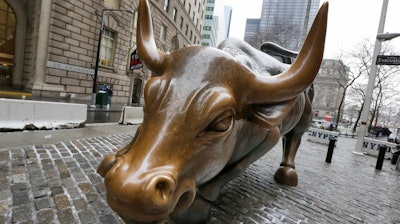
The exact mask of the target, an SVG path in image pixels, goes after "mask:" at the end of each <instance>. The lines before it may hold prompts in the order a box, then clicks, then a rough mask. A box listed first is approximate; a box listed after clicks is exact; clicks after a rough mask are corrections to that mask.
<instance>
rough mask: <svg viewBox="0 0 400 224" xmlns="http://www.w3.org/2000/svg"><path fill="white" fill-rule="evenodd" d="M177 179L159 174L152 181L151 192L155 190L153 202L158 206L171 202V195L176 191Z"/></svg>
mask: <svg viewBox="0 0 400 224" xmlns="http://www.w3.org/2000/svg"><path fill="white" fill-rule="evenodd" d="M175 187H176V184H175V181H174V179H173V178H171V177H169V176H167V175H166V176H164V175H162V176H158V177H155V178H154V179H153V181H151V183H150V189H149V190H150V192H153V193H154V195H153V203H154V204H156V205H158V206H165V205H167V204H168V203H170V200H171V196H172V194H173V193H174V191H175Z"/></svg>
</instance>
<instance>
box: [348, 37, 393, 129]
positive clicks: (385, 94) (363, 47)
mask: <svg viewBox="0 0 400 224" xmlns="http://www.w3.org/2000/svg"><path fill="white" fill-rule="evenodd" d="M373 47H374V46H373V44H372V43H371V42H370V41H368V40H363V41H361V42H360V43H359V44H358V45H357V46H356V48H355V50H353V51H352V52H351V53H350V54H349V59H350V60H349V61H350V62H349V63H348V65H349V67H351V69H350V74H353V75H354V74H357V76H358V78H357V79H359V78H360V77H364V78H367V77H369V75H370V67H371V64H372V63H375V61H372V50H373ZM392 49H393V48H391V47H390V46H389V45H385V46H384V49H383V50H382V51H381V52H382V54H388V55H394V54H396V53H394V52H393V50H392ZM399 72H400V67H398V66H378V71H377V80H376V81H375V85H374V94H373V99H372V102H373V106H372V108H370V109H369V111H370V113H369V114H370V115H371V116H370V117H371V121H374V126H376V125H377V124H379V116H380V114H381V113H382V109H383V108H384V106H385V105H386V104H388V103H390V100H391V97H390V94H389V93H397V94H399V93H400V91H399V90H398V88H393V87H391V85H392V79H391V78H392V77H393V75H394V74H396V73H399ZM351 86H352V87H353V91H352V94H351V96H350V97H356V98H358V99H359V101H358V102H359V105H360V111H359V114H358V117H360V115H361V111H362V110H363V106H364V100H365V93H364V90H363V89H364V88H365V86H364V87H363V86H362V85H361V84H360V83H356V82H353V83H352V84H351ZM353 94H354V95H353ZM397 94H396V95H397ZM358 121H359V119H357V121H356V122H355V124H354V128H353V130H354V131H355V129H356V127H357V123H358ZM372 123H373V122H370V125H369V127H368V131H370V130H371V128H372Z"/></svg>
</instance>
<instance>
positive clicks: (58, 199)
mask: <svg viewBox="0 0 400 224" xmlns="http://www.w3.org/2000/svg"><path fill="white" fill-rule="evenodd" d="M136 128H137V126H123V125H117V124H111V125H105V126H104V125H100V126H99V125H97V126H89V127H86V128H83V129H72V130H57V131H54V130H53V131H37V132H28V133H25V132H21V133H0V170H1V172H0V223H85V224H86V223H107V224H109V223H123V222H122V221H121V220H120V219H119V217H118V216H117V215H116V214H115V213H114V212H113V211H112V210H111V209H110V208H109V207H108V205H107V203H106V202H105V199H104V197H105V189H104V185H103V179H102V178H101V177H100V176H99V175H97V174H96V169H97V166H98V164H99V162H100V161H101V160H102V158H103V157H104V156H105V155H108V154H110V153H112V152H113V151H114V150H115V149H117V148H120V147H122V146H124V145H125V144H127V143H128V142H129V141H130V140H131V138H132V135H133V133H134V131H135V129H136ZM46 136H51V137H46ZM8 141H14V142H10V143H9V142H8ZM355 143H356V140H355V139H352V138H343V137H340V138H339V139H338V141H337V147H336V148H335V150H334V153H333V157H332V162H331V163H330V164H328V163H325V158H326V152H327V146H325V145H321V144H318V143H312V142H309V141H306V136H305V137H304V138H303V143H302V144H301V146H300V149H299V152H298V153H297V157H296V170H297V172H298V176H299V185H298V186H297V187H285V186H280V185H278V184H276V183H275V181H274V180H273V175H274V172H275V171H276V169H277V168H278V167H279V163H280V159H281V156H282V150H281V145H280V144H279V145H278V146H276V147H275V148H274V149H273V150H271V152H269V153H267V154H266V155H265V156H264V157H262V158H261V159H260V160H258V161H257V162H256V163H254V164H253V165H251V166H250V167H249V168H248V170H247V171H246V172H245V173H244V174H243V175H241V176H240V177H238V178H236V179H234V180H233V181H231V182H230V183H229V184H228V185H227V186H225V187H224V189H223V191H222V195H221V197H220V198H219V199H218V200H217V201H216V202H215V204H214V205H213V207H212V211H211V216H210V220H209V222H208V223H213V224H222V223H229V224H230V223H238V224H239V223H244V224H251V223H260V224H261V223H400V193H399V192H400V191H399V190H400V172H399V171H396V170H395V169H394V165H391V164H390V161H389V160H385V161H384V164H383V168H382V170H381V171H377V170H375V165H376V157H372V156H367V155H364V156H358V155H354V154H353V153H352V151H353V150H354V146H355Z"/></svg>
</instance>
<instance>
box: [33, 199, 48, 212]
mask: <svg viewBox="0 0 400 224" xmlns="http://www.w3.org/2000/svg"><path fill="white" fill-rule="evenodd" d="M35 208H36V210H38V211H39V210H41V209H45V208H51V202H50V198H48V197H43V198H37V199H35Z"/></svg>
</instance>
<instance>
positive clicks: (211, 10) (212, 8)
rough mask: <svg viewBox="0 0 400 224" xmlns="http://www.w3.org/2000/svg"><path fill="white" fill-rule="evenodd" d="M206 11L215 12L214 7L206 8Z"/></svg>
mask: <svg viewBox="0 0 400 224" xmlns="http://www.w3.org/2000/svg"><path fill="white" fill-rule="evenodd" d="M206 11H209V12H214V7H206Z"/></svg>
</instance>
